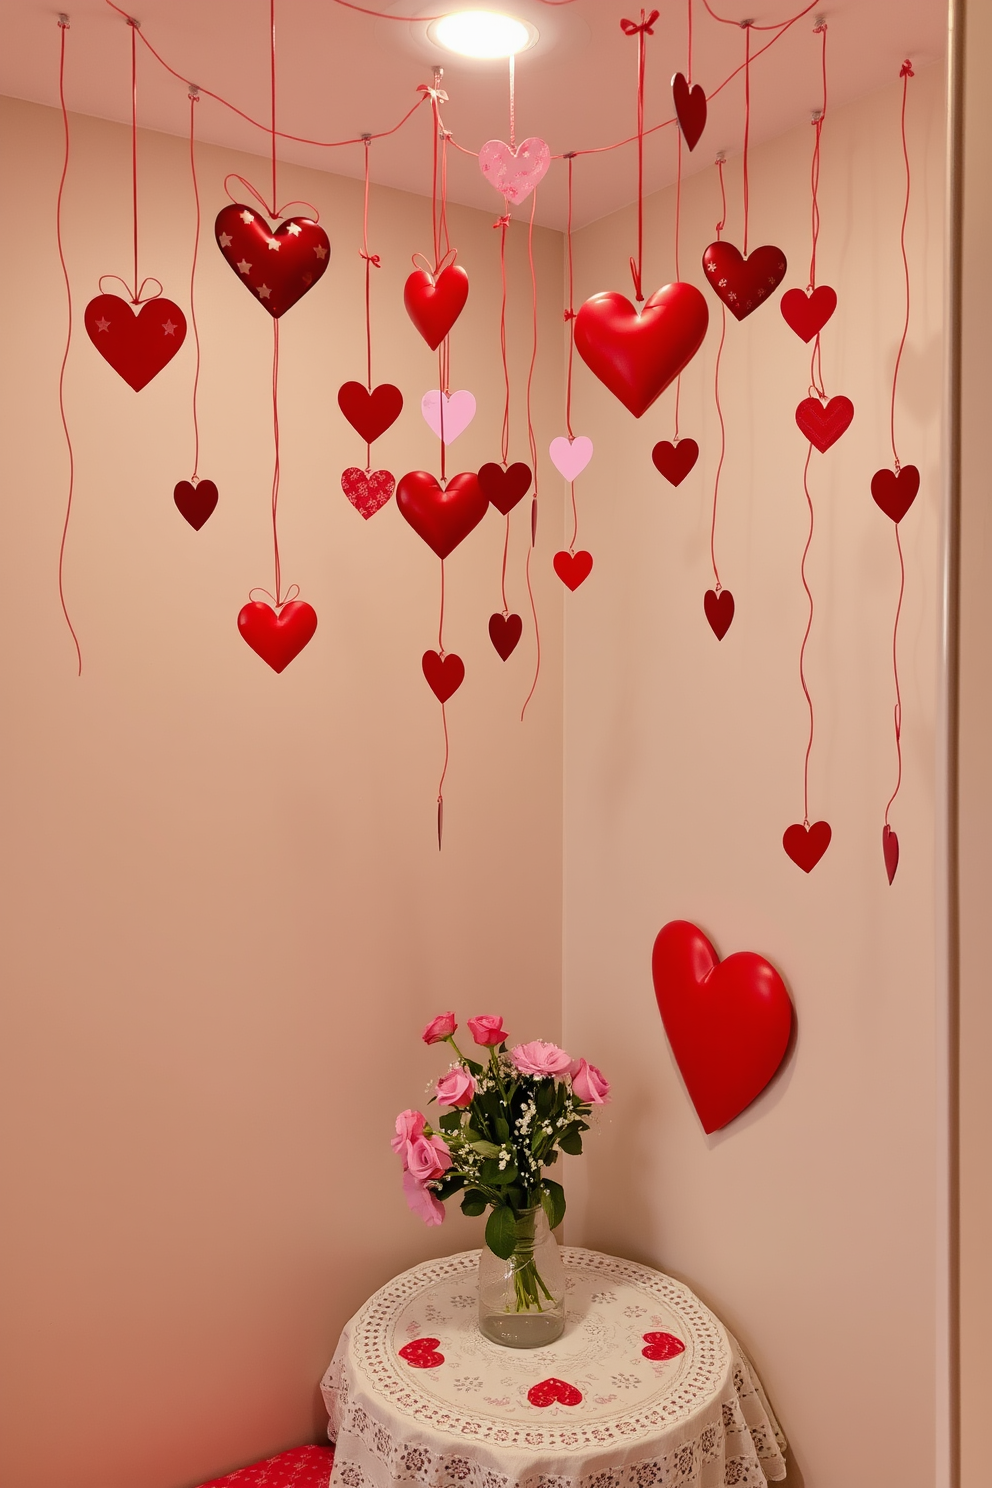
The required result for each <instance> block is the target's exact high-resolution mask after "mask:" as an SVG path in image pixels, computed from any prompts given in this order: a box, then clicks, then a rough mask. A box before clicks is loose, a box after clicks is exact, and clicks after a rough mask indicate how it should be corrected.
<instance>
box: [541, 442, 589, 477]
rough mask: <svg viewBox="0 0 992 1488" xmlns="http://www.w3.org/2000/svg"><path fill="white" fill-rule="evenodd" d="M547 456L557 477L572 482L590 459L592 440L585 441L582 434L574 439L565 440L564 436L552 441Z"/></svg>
mask: <svg viewBox="0 0 992 1488" xmlns="http://www.w3.org/2000/svg"><path fill="white" fill-rule="evenodd" d="M548 454H549V455H550V456H551V463H552V465H553V466H554V467H555V469H556V470H557V472H558V474H559V475H563V476H564V477H565V479H566V480H567V481H573V480H574V479H575V477H576V476H577V475H581V474H582V472H583V470H585V468H586V466H587V465H588V464H589V461H590V460H591V459H592V440H591V439H587V438H586V436H585V435H584V434H577V435H576V437H575V438H574V439H566V438H565V436H564V434H562V435H560V436H559V437H558V438H557V439H552V441H551V443H550V445H549V446H548Z"/></svg>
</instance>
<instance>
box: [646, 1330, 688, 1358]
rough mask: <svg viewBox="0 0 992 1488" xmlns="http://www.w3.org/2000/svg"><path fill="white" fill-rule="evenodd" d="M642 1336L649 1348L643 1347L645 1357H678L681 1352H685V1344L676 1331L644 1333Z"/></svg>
mask: <svg viewBox="0 0 992 1488" xmlns="http://www.w3.org/2000/svg"><path fill="white" fill-rule="evenodd" d="M641 1336H642V1338H643V1339H644V1342H645V1343H646V1344H647V1348H642V1349H641V1353H642V1354H643V1355H644V1357H645V1359H677V1358H678V1356H679V1354H684V1353H685V1344H684V1343H683V1342H682V1340H681V1338H676V1337H675V1334H674V1333H643V1334H642V1335H641Z"/></svg>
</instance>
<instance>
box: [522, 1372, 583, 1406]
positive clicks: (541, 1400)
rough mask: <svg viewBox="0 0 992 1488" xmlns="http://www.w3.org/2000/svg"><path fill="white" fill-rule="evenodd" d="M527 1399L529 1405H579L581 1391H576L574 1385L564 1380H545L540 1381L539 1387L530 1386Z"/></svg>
mask: <svg viewBox="0 0 992 1488" xmlns="http://www.w3.org/2000/svg"><path fill="white" fill-rule="evenodd" d="M527 1399H528V1400H529V1401H530V1403H531V1405H537V1406H540V1407H541V1408H542V1409H543V1408H544V1407H545V1406H546V1405H579V1404H581V1401H582V1391H581V1390H577V1389H576V1388H575V1386H574V1385H570V1384H568V1383H567V1382H566V1381H565V1380H560V1379H546V1380H541V1383H540V1384H539V1385H531V1387H530V1389H529V1390H528V1391H527Z"/></svg>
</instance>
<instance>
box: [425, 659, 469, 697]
mask: <svg viewBox="0 0 992 1488" xmlns="http://www.w3.org/2000/svg"><path fill="white" fill-rule="evenodd" d="M420 664H421V666H422V667H423V669H424V676H425V677H426V678H427V685H428V687H429V688H430V690H431V692H432V693H433V694H434V696H435V697H436V698H437V700H438V702H439V703H446V702H447V701H448V699H449V698H450V697H453V696H454V694H455V693H456V692H457V691H458V689H459V687H461V685H462V683H463V682H464V681H465V663H464V662H463V661H462V659H461V657H460V656H456V655H455V653H454V652H453V651H449V652H447V654H446V655H444V656H442V655H441V653H440V652H439V651H425V652H424V655H423V658H422V660H421V663H420Z"/></svg>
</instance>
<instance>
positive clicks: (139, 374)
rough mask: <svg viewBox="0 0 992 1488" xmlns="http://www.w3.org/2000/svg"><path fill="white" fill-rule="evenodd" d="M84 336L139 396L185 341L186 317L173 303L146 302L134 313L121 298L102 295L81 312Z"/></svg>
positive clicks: (168, 301)
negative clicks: (84, 328)
mask: <svg viewBox="0 0 992 1488" xmlns="http://www.w3.org/2000/svg"><path fill="white" fill-rule="evenodd" d="M83 323H84V325H85V326H86V333H87V335H88V336H89V338H90V340H91V341H92V342H93V345H94V346H95V347H96V349H97V351H98V352H99V353H100V355H101V356H102V357H103V359H104V361H105V362H109V363H110V365H111V366H112V367H113V369H114V371H115V372H117V373H119V374H120V376H121V377H123V379H124V381H125V382H126V383H127V384H128V386H129V387H133V388H134V391H135V392H136V393H140V392H141V389H142V388H143V387H146V386H147V384H148V383H150V382H151V380H152V378H153V377H155V376H157V375H158V373H159V372H161V370H162V368H163V367H165V366H168V364H169V362H171V361H172V358H173V357H174V356H175V354H176V352H177V351H178V350H179V348H180V346H182V344H183V342H184V341H185V339H186V317H185V315H184V314H183V312H182V311H181V310H180V308H179V306H178V305H175V304H173V302H172V300H164V299H162V298H161V296H160V297H159V298H158V299H157V300H146V301H145V303H144V304H143V305H140V306H139V307H138V309H137V311H135V310H134V309H133V308H132V307H131V306H130V305H129V304H128V302H127V300H122V299H121V297H120V295H112V294H101V295H97V296H96V298H95V299H92V300H90V302H89V304H88V305H87V306H86V309H85V310H84V312H83Z"/></svg>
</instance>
